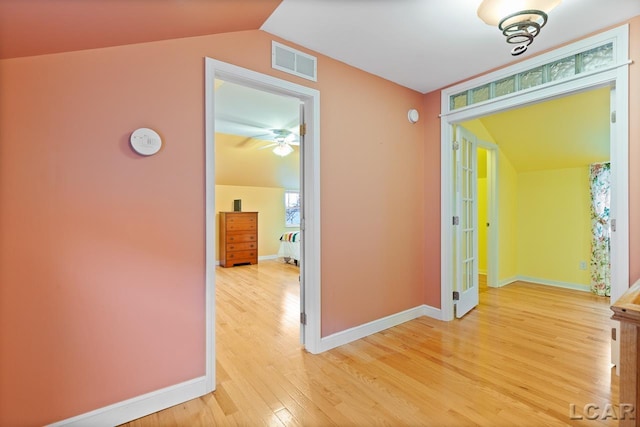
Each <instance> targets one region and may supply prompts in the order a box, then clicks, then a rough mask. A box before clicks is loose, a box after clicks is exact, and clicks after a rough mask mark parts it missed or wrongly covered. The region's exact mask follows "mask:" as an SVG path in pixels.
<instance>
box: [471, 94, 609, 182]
mask: <svg viewBox="0 0 640 427" xmlns="http://www.w3.org/2000/svg"><path fill="white" fill-rule="evenodd" d="M609 105H610V89H609V88H608V87H605V88H600V89H595V90H591V91H588V92H583V93H579V94H575V95H571V96H565V97H562V98H558V99H553V100H550V101H546V102H542V103H539V104H534V105H530V106H526V107H522V108H518V109H515V110H510V111H506V112H502V113H498V114H493V115H491V116H487V117H483V118H480V119H476V120H474V121H472V122H469V123H466V124H463V126H465V127H468V128H469V130H471V131H472V132H474V133H476V135H477V136H478V137H479V138H481V139H483V138H484V139H489V140H491V142H495V143H496V144H498V146H500V149H501V150H502V151H503V153H504V154H505V156H507V158H508V159H509V161H510V162H511V164H512V166H513V167H514V168H515V169H516V171H517V172H529V171H537V170H545V169H563V168H574V167H581V166H585V165H588V164H590V163H597V162H603V161H608V160H609V143H610V125H609V116H610V108H609ZM484 131H486V134H485V133H484Z"/></svg>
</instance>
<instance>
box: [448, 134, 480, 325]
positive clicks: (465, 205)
mask: <svg viewBox="0 0 640 427" xmlns="http://www.w3.org/2000/svg"><path fill="white" fill-rule="evenodd" d="M453 136H454V140H453V144H452V149H453V156H452V158H453V168H452V169H453V171H454V174H453V175H454V176H453V180H454V197H453V212H454V217H453V230H454V231H453V233H454V238H453V252H454V253H453V260H454V264H453V265H454V268H453V276H454V302H455V313H456V317H458V318H460V317H462V316H464V315H465V314H467V313H468V312H469V311H471V310H472V309H473V308H474V307H475V306H477V305H478V300H479V292H478V233H477V229H478V215H477V182H478V179H477V178H478V171H477V167H476V164H477V162H476V145H477V140H476V137H475V135H474V134H472V133H471V132H469V131H468V130H466V129H465V128H463V127H462V126H457V125H456V126H454V132H453Z"/></svg>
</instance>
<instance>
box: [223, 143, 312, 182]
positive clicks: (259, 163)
mask: <svg viewBox="0 0 640 427" xmlns="http://www.w3.org/2000/svg"><path fill="white" fill-rule="evenodd" d="M267 144H269V141H263V140H258V139H253V138H246V137H244V136H237V135H228V134H222V133H216V143H215V147H216V166H215V174H216V178H215V180H216V184H218V185H240V186H246V187H274V188H285V189H290V190H297V189H299V187H300V150H299V148H298V147H296V146H294V147H293V149H294V151H293V153H291V154H289V155H288V156H285V157H280V156H277V155H275V154H274V153H273V152H272V151H271V149H269V148H267V149H264V150H261V149H260V148H261V147H264V146H265V145H267Z"/></svg>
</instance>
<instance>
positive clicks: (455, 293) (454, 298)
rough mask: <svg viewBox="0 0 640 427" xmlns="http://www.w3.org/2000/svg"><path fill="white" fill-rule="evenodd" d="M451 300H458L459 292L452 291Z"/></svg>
mask: <svg viewBox="0 0 640 427" xmlns="http://www.w3.org/2000/svg"><path fill="white" fill-rule="evenodd" d="M453 300H454V301H460V292H458V291H453Z"/></svg>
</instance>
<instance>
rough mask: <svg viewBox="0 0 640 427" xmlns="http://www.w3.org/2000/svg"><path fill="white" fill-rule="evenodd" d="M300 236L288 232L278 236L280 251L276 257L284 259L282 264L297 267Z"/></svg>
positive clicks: (296, 232)
mask: <svg viewBox="0 0 640 427" xmlns="http://www.w3.org/2000/svg"><path fill="white" fill-rule="evenodd" d="M301 237H302V235H301V234H300V232H299V231H290V232H287V233H284V234H283V235H282V236H280V249H278V257H280V258H284V262H286V263H289V262H292V261H293V263H294V264H295V265H298V263H299V262H300V239H301Z"/></svg>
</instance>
